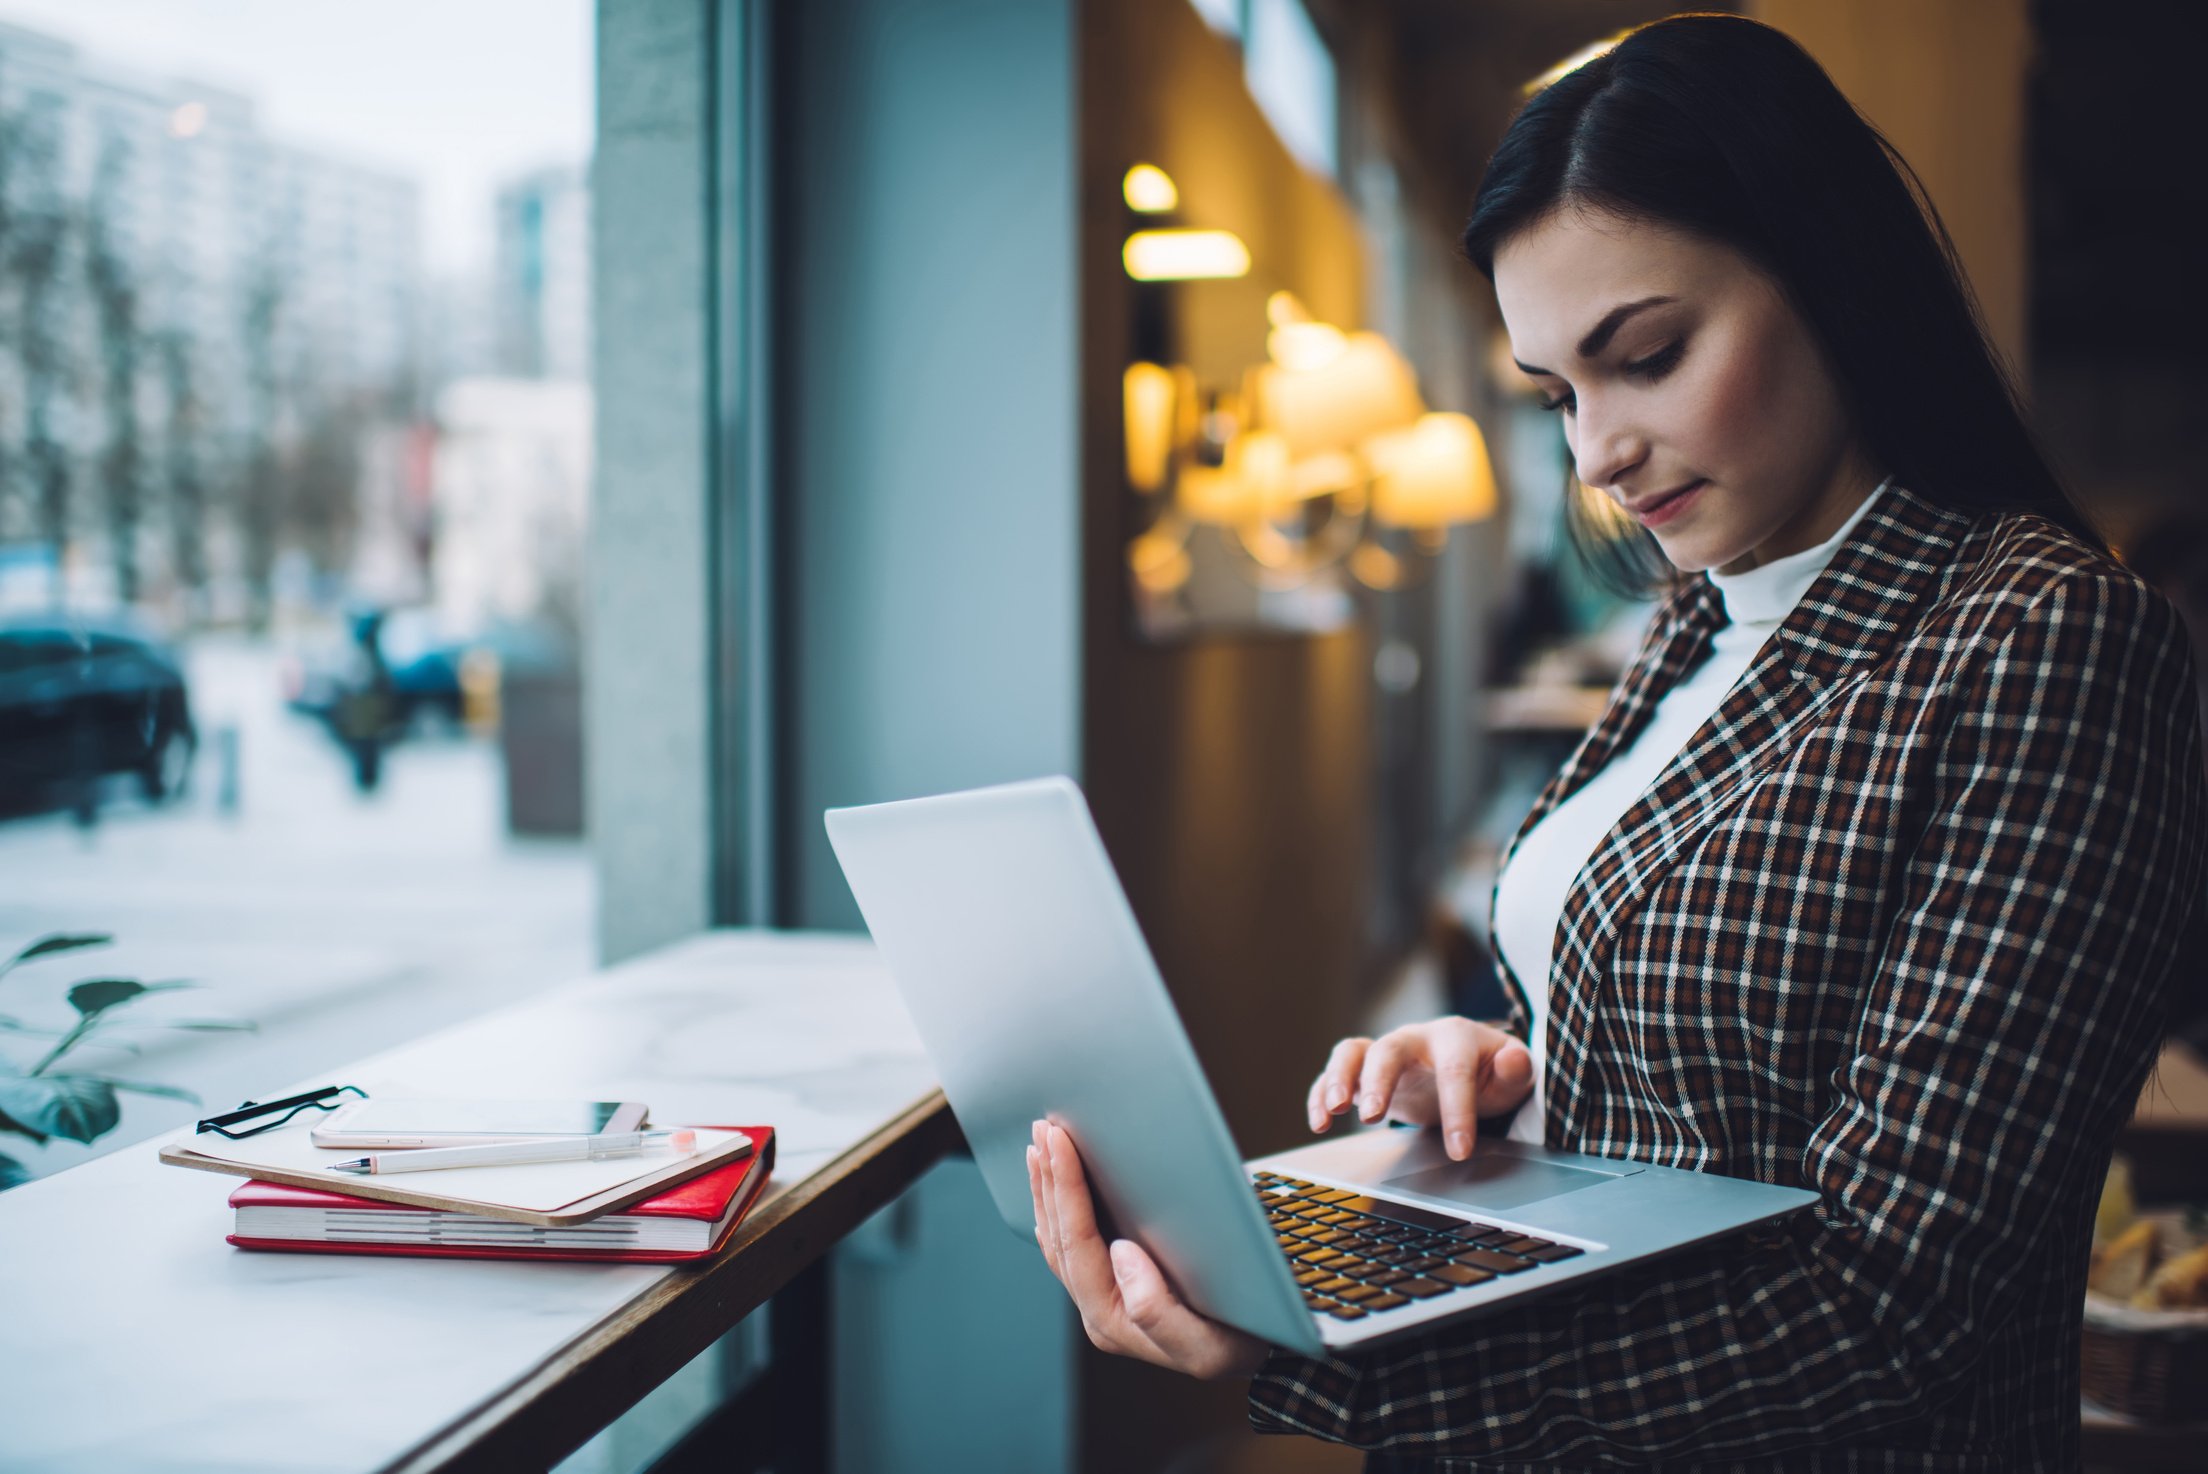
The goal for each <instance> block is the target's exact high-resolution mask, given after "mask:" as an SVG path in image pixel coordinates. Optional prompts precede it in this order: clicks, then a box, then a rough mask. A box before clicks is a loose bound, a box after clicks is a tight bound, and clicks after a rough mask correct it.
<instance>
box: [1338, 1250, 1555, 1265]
mask: <svg viewBox="0 0 2208 1474" xmlns="http://www.w3.org/2000/svg"><path fill="white" fill-rule="evenodd" d="M1296 1257H1297V1258H1298V1259H1301V1260H1302V1261H1303V1262H1304V1263H1306V1264H1315V1265H1317V1266H1318V1267H1319V1268H1321V1269H1331V1268H1333V1267H1334V1266H1335V1265H1337V1264H1339V1263H1341V1262H1342V1261H1343V1260H1345V1259H1347V1258H1349V1257H1350V1256H1349V1255H1347V1254H1344V1253H1342V1252H1341V1251H1340V1250H1338V1249H1325V1248H1322V1249H1320V1250H1319V1251H1318V1252H1317V1253H1315V1254H1298V1255H1297V1256H1296ZM1528 1267H1529V1268H1530V1267H1531V1266H1528Z"/></svg>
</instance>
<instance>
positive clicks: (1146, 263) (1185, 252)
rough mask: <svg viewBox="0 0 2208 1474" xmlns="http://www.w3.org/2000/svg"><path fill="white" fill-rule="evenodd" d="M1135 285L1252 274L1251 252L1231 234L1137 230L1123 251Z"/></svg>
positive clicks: (1212, 231) (1229, 232)
mask: <svg viewBox="0 0 2208 1474" xmlns="http://www.w3.org/2000/svg"><path fill="white" fill-rule="evenodd" d="M1120 259H1121V260H1122V261H1123V262H1124V263H1125V264H1126V267H1127V274H1128V275H1129V276H1131V277H1133V278H1134V279H1135V280H1136V281H1199V280H1217V279H1219V278H1223V277H1234V276H1248V275H1249V274H1250V248H1249V247H1248V246H1245V245H1243V244H1242V238H1241V237H1240V236H1238V235H1236V234H1235V233H1234V232H1233V231H1231V230H1138V231H1136V232H1135V233H1134V234H1133V235H1131V236H1129V237H1127V244H1126V246H1125V247H1124V248H1123V249H1122V250H1121V251H1120Z"/></svg>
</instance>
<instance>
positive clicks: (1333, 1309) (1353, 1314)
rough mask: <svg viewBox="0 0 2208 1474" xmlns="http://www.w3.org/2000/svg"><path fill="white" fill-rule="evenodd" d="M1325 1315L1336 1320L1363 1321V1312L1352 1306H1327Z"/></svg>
mask: <svg viewBox="0 0 2208 1474" xmlns="http://www.w3.org/2000/svg"><path fill="white" fill-rule="evenodd" d="M1326 1313H1327V1314H1328V1315H1331V1316H1333V1317H1334V1318H1335V1319H1336V1320H1363V1319H1364V1318H1365V1312H1364V1311H1362V1310H1359V1309H1358V1308H1357V1307H1356V1306H1354V1305H1329V1306H1327V1307H1326Z"/></svg>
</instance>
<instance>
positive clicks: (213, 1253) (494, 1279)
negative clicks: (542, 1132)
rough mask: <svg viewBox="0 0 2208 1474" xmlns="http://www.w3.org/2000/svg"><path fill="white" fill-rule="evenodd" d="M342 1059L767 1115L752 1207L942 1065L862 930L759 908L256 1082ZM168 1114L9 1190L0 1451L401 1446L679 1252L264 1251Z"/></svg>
mask: <svg viewBox="0 0 2208 1474" xmlns="http://www.w3.org/2000/svg"><path fill="white" fill-rule="evenodd" d="M331 1083H346V1084H359V1085H362V1086H364V1087H366V1088H368V1089H371V1090H374V1091H376V1092H377V1093H380V1094H395V1093H400V1092H402V1091H404V1092H408V1093H412V1092H415V1091H419V1092H422V1093H448V1094H455V1095H477V1096H509V1097H514V1096H519V1097H544V1096H570V1097H580V1098H584V1099H602V1100H642V1101H645V1102H647V1103H648V1104H649V1105H650V1106H651V1109H652V1115H653V1118H654V1119H655V1120H658V1121H662V1122H685V1121H687V1122H719V1123H727V1124H740V1125H771V1126H773V1127H774V1128H775V1131H776V1141H777V1147H778V1151H777V1159H776V1164H775V1172H774V1177H773V1179H772V1181H771V1182H770V1185H769V1187H768V1190H767V1194H766V1195H765V1197H764V1198H763V1200H762V1202H761V1204H760V1205H759V1207H758V1208H756V1209H754V1210H753V1218H754V1220H757V1219H758V1218H760V1217H761V1216H762V1215H763V1214H764V1213H765V1212H766V1210H767V1209H768V1208H769V1207H770V1205H771V1204H772V1202H773V1200H774V1199H775V1198H776V1197H777V1196H779V1195H781V1194H783V1193H787V1192H789V1191H791V1190H792V1189H793V1188H795V1187H798V1186H799V1185H801V1184H802V1183H803V1182H804V1180H805V1179H806V1178H807V1177H808V1176H810V1175H812V1174H814V1173H816V1172H818V1171H819V1170H820V1169H821V1168H823V1167H825V1166H827V1165H828V1164H829V1163H830V1162H832V1161H834V1160H835V1159H836V1158H838V1157H840V1156H843V1155H844V1154H845V1153H847V1152H849V1151H850V1150H851V1149H852V1148H853V1147H855V1146H857V1145H859V1144H860V1143H862V1142H864V1141H866V1139H867V1138H868V1137H869V1136H872V1135H874V1134H875V1133H877V1132H879V1131H881V1130H882V1129H883V1128H884V1126H885V1125H887V1124H888V1123H890V1122H892V1121H895V1120H897V1119H898V1118H899V1117H900V1116H901V1115H903V1114H904V1113H906V1112H908V1111H909V1110H911V1109H912V1108H913V1107H914V1106H915V1105H916V1104H917V1103H919V1102H921V1101H922V1100H924V1099H925V1098H927V1097H928V1095H929V1094H930V1093H931V1092H932V1091H933V1089H934V1086H935V1080H934V1076H933V1073H932V1071H931V1070H930V1068H929V1065H928V1062H927V1059H926V1056H925V1054H924V1053H923V1052H922V1050H921V1047H920V1043H919V1040H918V1038H917V1037H916V1036H915V1035H914V1033H913V1030H912V1025H911V1023H910V1021H909V1020H908V1019H907V1017H906V1015H905V1012H904V1008H903V1006H902V1004H901V1003H900V1002H899V1001H898V999H897V996H896V993H895V991H894V989H893V987H892V985H891V984H890V981H889V978H888V976H887V974H886V973H885V972H884V971H883V970H882V968H881V966H880V964H879V963H878V962H877V961H876V958H875V953H874V949H873V946H872V944H871V943H870V942H867V941H865V940H864V939H854V938H851V937H846V936H829V935H800V934H789V933H767V932H717V933H713V934H710V935H707V936H703V937H699V938H696V939H693V940H691V941H689V942H685V943H682V944H679V945H677V946H675V947H672V948H669V949H666V950H664V951H661V952H657V953H654V954H652V955H651V956H649V957H645V958H640V959H637V960H636V961H634V962H631V963H628V964H625V965H623V966H621V967H618V968H614V969H611V970H609V971H607V972H605V973H602V974H599V975H596V976H593V977H591V978H587V979H585V980H583V981H581V982H577V983H573V984H569V985H567V986H560V987H554V988H551V989H549V990H548V991H547V992H546V994H545V995H544V996H543V997H542V998H540V999H538V1000H536V1001H534V1002H531V1003H528V1004H524V1005H521V1006H519V1007H516V1008H511V1009H507V1010H503V1011H501V1012H498V1013H493V1014H489V1015H486V1016H485V1017H483V1018H480V1019H476V1020H473V1021H471V1022H469V1023H466V1024H463V1025H460V1026H458V1027H456V1028H452V1029H449V1030H446V1031H444V1032H442V1033H439V1034H434V1035H431V1036H430V1037H428V1038H425V1039H422V1040H419V1041H417V1042H415V1043H413V1044H409V1045H406V1046H404V1047H402V1048H399V1049H396V1050H393V1051H391V1052H389V1053H387V1054H383V1055H378V1056H376V1057H374V1058H371V1059H367V1060H363V1061H360V1062H358V1063H357V1064H356V1065H354V1066H353V1067H351V1068H349V1069H345V1070H340V1071H337V1072H336V1073H335V1075H334V1077H325V1078H321V1079H313V1080H296V1081H271V1082H270V1083H269V1086H268V1089H267V1091H266V1093H265V1094H263V1095H261V1096H259V1097H257V1098H259V1099H271V1098H274V1097H277V1096H280V1095H283V1094H287V1093H291V1092H294V1091H297V1090H302V1089H311V1088H314V1087H315V1086H319V1085H325V1084H331ZM232 1104H234V1102H229V1101H222V1102H214V1101H210V1102H208V1109H209V1110H210V1111H215V1110H220V1109H226V1108H227V1107H229V1106H230V1105H232ZM169 1139H170V1138H167V1137H164V1138H160V1139H158V1140H155V1141H150V1142H144V1143H140V1144H139V1145H137V1146H133V1147H129V1148H126V1149H124V1150H121V1151H117V1152H114V1153H112V1154H110V1155H108V1156H106V1157H102V1158H100V1159H98V1160H96V1161H93V1162H88V1163H86V1164H84V1165H83V1166H80V1167H76V1168H72V1169H70V1170H68V1171H66V1172H62V1173H59V1174H57V1175H55V1176H53V1177H50V1178H47V1179H44V1180H42V1181H38V1182H33V1183H30V1184H27V1185H25V1186H23V1187H20V1188H17V1189H15V1190H14V1191H12V1192H8V1193H4V1194H0V1470H38V1471H40V1474H69V1471H84V1474H95V1471H96V1474H112V1471H115V1470H121V1469H130V1470H148V1471H152V1470H160V1471H186V1470H207V1471H217V1470H219V1471H225V1474H236V1471H245V1470H261V1469H270V1470H273V1469H281V1470H286V1471H306V1470H346V1471H353V1470H366V1469H378V1468H382V1467H385V1466H386V1465H389V1464H391V1463H393V1462H394V1461H396V1460H398V1459H400V1458H402V1457H403V1456H405V1455H406V1454H407V1453H408V1451H409V1450H411V1449H414V1448H415V1447H416V1446H417V1445H419V1444H421V1443H422V1442H423V1441H424V1440H425V1439H427V1438H429V1437H431V1436H432V1435H433V1434H436V1433H437V1432H439V1430H442V1429H447V1428H450V1427H451V1426H452V1425H454V1424H455V1423H458V1422H461V1421H462V1420H464V1419H466V1418H467V1417H468V1416H469V1415H470V1414H471V1412H473V1411H475V1410H477V1409H480V1408H482V1407H483V1406H484V1405H485V1404H487V1403H489V1402H491V1401H492V1400H493V1399H495V1398H497V1397H498V1396H499V1395H500V1394H501V1393H503V1392H506V1391H507V1390H508V1389H510V1388H512V1387H514V1386H515V1385H516V1384H517V1383H519V1382H521V1381H523V1380H524V1379H526V1378H528V1377H529V1376H530V1375H531V1373H532V1372H535V1371H537V1370H538V1369H540V1368H541V1367H543V1366H544V1365H545V1364H546V1363H547V1362H548V1361H549V1360H551V1359H552V1358H553V1357H554V1356H555V1354H556V1353H558V1352H559V1351H560V1350H561V1349H562V1348H563V1347H567V1346H570V1345H571V1344H572V1343H574V1342H575V1341H576V1340H577V1339H578V1338H580V1337H583V1336H584V1335H586V1334H587V1333H589V1332H590V1331H591V1330H592V1329H593V1327H598V1326H600V1325H601V1324H602V1323H604V1322H606V1321H607V1320H608V1319H609V1318H610V1317H614V1316H616V1315H618V1314H619V1313H620V1312H621V1311H622V1310H623V1309H624V1308H625V1307H628V1306H630V1305H631V1304H632V1303H633V1302H636V1301H637V1300H638V1299H639V1298H640V1297H643V1296H645V1295H646V1294H647V1293H648V1292H650V1291H652V1290H653V1289H654V1287H655V1286H657V1285H658V1284H659V1282H660V1281H662V1280H663V1279H665V1278H667V1277H668V1276H669V1275H671V1274H677V1273H683V1272H684V1271H680V1270H670V1269H667V1268H664V1267H660V1266H643V1265H593V1264H526V1263H505V1262H497V1261H487V1260H441V1259H412V1258H397V1257H372V1256H361V1257H353V1256H348V1255H336V1254H269V1253H248V1252H245V1251H242V1250H238V1249H233V1248H231V1247H230V1246H229V1245H228V1244H226V1243H225V1242H224V1241H223V1238H224V1235H225V1234H226V1233H228V1232H229V1229H230V1217H231V1210H230V1209H229V1207H228V1205H227V1199H228V1197H229V1194H230V1192H231V1190H232V1189H233V1188H235V1187H236V1186H237V1185H238V1181H237V1179H235V1178H231V1177H224V1176H219V1175H216V1174H214V1173H209V1172H197V1171H188V1170H184V1169H180V1168H176V1167H166V1166H163V1165H161V1164H160V1163H158V1162H157V1161H156V1160H155V1159H154V1154H155V1152H156V1150H157V1149H158V1148H159V1146H160V1145H161V1144H162V1143H163V1142H164V1141H166V1140H169ZM750 1227H751V1223H750V1222H749V1221H747V1224H746V1225H745V1229H744V1230H739V1234H742V1233H743V1232H745V1230H748V1229H749V1228H750ZM740 1252H741V1251H739V1253H740Z"/></svg>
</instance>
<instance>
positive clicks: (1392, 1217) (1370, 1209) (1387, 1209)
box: [1339, 1196, 1464, 1229]
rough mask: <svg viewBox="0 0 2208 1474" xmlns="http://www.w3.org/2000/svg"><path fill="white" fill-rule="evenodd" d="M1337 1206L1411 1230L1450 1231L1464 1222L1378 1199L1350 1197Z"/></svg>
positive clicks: (1422, 1209)
mask: <svg viewBox="0 0 2208 1474" xmlns="http://www.w3.org/2000/svg"><path fill="white" fill-rule="evenodd" d="M1339 1206H1340V1207H1342V1208H1344V1209H1346V1210H1347V1211H1349V1212H1351V1213H1369V1214H1371V1215H1372V1216H1373V1217H1375V1218H1385V1219H1387V1220H1388V1221H1390V1222H1391V1223H1405V1224H1409V1225H1410V1226H1411V1227H1412V1228H1424V1229H1452V1228H1455V1227H1456V1226H1457V1225H1458V1224H1460V1223H1462V1222H1464V1220H1463V1219H1462V1218H1451V1217H1450V1216H1449V1215H1447V1214H1446V1213H1429V1212H1428V1211H1427V1210H1426V1209H1424V1208H1413V1207H1411V1206H1410V1205H1409V1204H1407V1203H1390V1202H1386V1201H1383V1200H1382V1199H1380V1198H1362V1197H1356V1196H1351V1197H1347V1198H1343V1199H1341V1200H1340V1203H1339Z"/></svg>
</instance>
